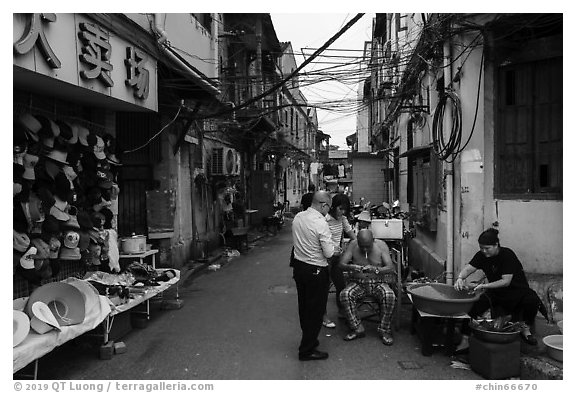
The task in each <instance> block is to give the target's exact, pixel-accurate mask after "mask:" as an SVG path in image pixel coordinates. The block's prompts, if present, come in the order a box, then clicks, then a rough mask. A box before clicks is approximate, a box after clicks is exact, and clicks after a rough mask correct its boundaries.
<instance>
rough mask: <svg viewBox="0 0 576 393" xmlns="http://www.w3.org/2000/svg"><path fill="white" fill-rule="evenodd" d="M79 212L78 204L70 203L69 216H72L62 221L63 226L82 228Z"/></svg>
mask: <svg viewBox="0 0 576 393" xmlns="http://www.w3.org/2000/svg"><path fill="white" fill-rule="evenodd" d="M77 214H78V209H77V208H76V206H72V205H70V207H69V208H68V216H70V219H69V220H68V221H66V222H64V223H62V227H63V228H66V229H80V224H79V223H78V217H77Z"/></svg>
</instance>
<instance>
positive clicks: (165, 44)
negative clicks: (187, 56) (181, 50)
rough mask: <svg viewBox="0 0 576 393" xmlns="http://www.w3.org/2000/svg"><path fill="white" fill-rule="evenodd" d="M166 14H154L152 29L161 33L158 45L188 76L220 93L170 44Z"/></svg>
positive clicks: (214, 93) (206, 87)
mask: <svg viewBox="0 0 576 393" xmlns="http://www.w3.org/2000/svg"><path fill="white" fill-rule="evenodd" d="M164 15H166V14H154V24H153V25H152V30H154V32H155V33H156V34H158V35H159V37H158V46H159V48H160V50H161V51H162V53H163V54H165V55H166V56H168V57H169V58H170V59H171V60H172V61H173V62H175V63H176V64H177V65H178V66H179V68H180V69H181V70H182V71H184V73H186V74H187V75H188V76H190V77H191V78H192V79H193V80H194V82H196V83H197V84H198V85H200V87H202V88H203V89H204V90H207V91H208V92H209V93H211V94H213V95H216V96H218V95H220V90H219V89H218V88H216V87H214V86H213V85H212V84H210V83H208V82H207V81H206V80H205V79H204V78H202V76H201V75H200V74H198V72H196V71H195V70H194V69H193V68H191V66H190V64H188V63H187V62H186V61H185V60H184V59H183V58H182V57H181V56H180V55H179V54H177V53H176V52H175V51H174V49H172V47H171V46H170V44H169V41H168V34H167V33H166V31H165V30H164V29H163V27H162V24H161V22H160V21H161V19H162V16H164Z"/></svg>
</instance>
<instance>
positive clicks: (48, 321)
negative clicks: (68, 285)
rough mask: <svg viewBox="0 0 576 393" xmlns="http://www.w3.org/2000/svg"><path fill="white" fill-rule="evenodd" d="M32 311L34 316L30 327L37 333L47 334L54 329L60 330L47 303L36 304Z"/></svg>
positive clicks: (33, 305)
mask: <svg viewBox="0 0 576 393" xmlns="http://www.w3.org/2000/svg"><path fill="white" fill-rule="evenodd" d="M31 310H32V316H31V319H30V327H31V328H32V330H34V331H35V332H36V333H38V334H45V333H48V332H49V331H50V330H52V329H57V330H60V324H59V323H58V320H57V319H56V317H55V316H54V313H53V312H52V311H51V310H50V308H49V307H48V305H47V304H46V303H43V302H34V304H32V307H31Z"/></svg>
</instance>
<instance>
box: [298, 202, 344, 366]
mask: <svg viewBox="0 0 576 393" xmlns="http://www.w3.org/2000/svg"><path fill="white" fill-rule="evenodd" d="M330 207H331V200H330V195H329V194H328V193H327V192H324V191H318V192H316V193H315V194H314V195H313V198H312V205H311V206H310V208H308V209H307V210H305V211H301V212H300V213H298V214H296V217H294V221H293V222H292V237H293V241H294V256H293V258H292V259H293V260H292V266H293V269H294V270H293V278H294V281H295V282H296V290H297V291H298V315H299V318H300V328H301V329H302V339H301V341H300V346H299V348H298V358H299V359H300V360H321V359H326V358H328V353H326V352H322V351H319V350H318V349H317V347H318V345H320V342H319V341H318V334H319V333H320V329H321V328H322V317H323V315H324V311H325V310H326V301H327V300H328V287H329V285H330V276H329V272H328V258H330V257H332V255H334V248H335V247H334V243H333V242H332V239H331V237H332V233H331V232H330V228H329V227H328V222H326V218H325V216H326V214H327V213H328V211H329V210H330Z"/></svg>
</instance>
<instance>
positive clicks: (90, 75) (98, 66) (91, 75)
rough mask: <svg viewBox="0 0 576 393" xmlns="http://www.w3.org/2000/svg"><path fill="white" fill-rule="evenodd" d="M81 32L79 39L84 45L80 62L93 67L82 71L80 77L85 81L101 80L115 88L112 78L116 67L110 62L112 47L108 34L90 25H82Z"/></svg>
mask: <svg viewBox="0 0 576 393" xmlns="http://www.w3.org/2000/svg"><path fill="white" fill-rule="evenodd" d="M80 30H81V32H80V33H79V37H80V40H81V41H82V42H83V44H84V46H82V54H81V55H80V60H81V61H82V62H84V63H86V64H87V65H88V66H89V67H91V68H90V69H89V70H83V71H81V72H80V76H82V78H84V79H95V78H100V80H101V81H102V83H104V84H105V85H106V86H108V87H112V86H114V81H113V80H112V78H111V77H110V72H111V71H112V69H113V68H114V67H113V66H112V64H110V62H109V61H110V55H111V52H112V46H111V45H110V43H109V42H108V38H109V37H108V34H107V33H106V32H105V31H103V30H102V29H100V28H99V27H98V26H95V25H93V24H90V23H80Z"/></svg>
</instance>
